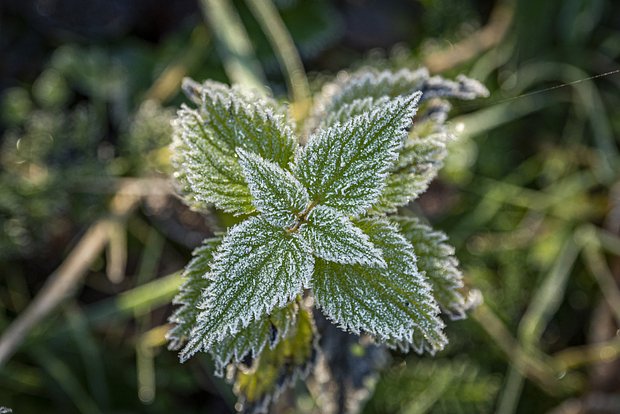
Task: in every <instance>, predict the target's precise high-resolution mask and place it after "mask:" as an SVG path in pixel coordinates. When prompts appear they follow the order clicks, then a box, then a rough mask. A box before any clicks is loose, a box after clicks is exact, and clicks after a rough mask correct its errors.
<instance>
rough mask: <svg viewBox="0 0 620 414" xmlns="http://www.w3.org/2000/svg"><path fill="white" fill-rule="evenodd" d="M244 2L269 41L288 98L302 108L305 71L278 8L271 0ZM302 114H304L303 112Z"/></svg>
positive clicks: (306, 96) (307, 92) (305, 94)
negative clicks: (284, 83) (286, 87)
mask: <svg viewBox="0 0 620 414" xmlns="http://www.w3.org/2000/svg"><path fill="white" fill-rule="evenodd" d="M246 3H247V5H248V7H249V8H250V10H252V13H253V14H254V17H256V20H257V21H258V23H259V24H260V25H261V27H262V29H263V31H264V32H265V34H266V35H267V38H268V39H269V42H270V43H271V47H272V48H273V51H274V52H275V54H276V57H277V59H278V62H279V63H280V66H281V68H282V71H283V73H284V76H285V77H286V83H287V86H288V89H289V94H290V99H291V100H292V101H293V102H295V103H296V104H298V105H301V106H302V107H304V108H305V107H307V106H308V105H307V103H308V100H309V98H310V87H309V86H308V78H307V77H306V71H305V70H304V66H303V63H302V61H301V57H300V56H299V53H298V51H297V48H296V47H295V43H294V42H293V38H292V37H291V34H290V33H289V31H288V30H287V28H286V26H285V25H284V22H283V21H282V18H281V17H280V15H279V14H278V10H277V9H276V7H275V6H274V4H273V2H272V1H271V0H246ZM306 109H307V108H306ZM300 115H301V114H300ZM303 115H304V116H305V113H304V114H303ZM302 117H303V116H302Z"/></svg>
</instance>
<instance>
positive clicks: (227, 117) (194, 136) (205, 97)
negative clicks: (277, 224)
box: [171, 80, 297, 214]
mask: <svg viewBox="0 0 620 414" xmlns="http://www.w3.org/2000/svg"><path fill="white" fill-rule="evenodd" d="M184 89H186V90H187V91H189V92H190V96H191V97H192V98H193V100H194V101H196V102H200V108H199V109H198V110H194V109H190V108H188V107H187V106H183V107H182V108H181V110H179V112H178V114H177V118H176V119H175V120H174V122H173V127H174V135H173V142H172V147H171V149H172V164H173V167H174V169H175V178H176V179H177V180H178V181H179V183H180V184H181V187H182V190H183V192H184V193H185V194H186V198H187V200H188V202H189V203H190V205H192V206H193V207H195V208H198V209H205V208H207V206H208V205H210V204H214V205H215V206H216V207H218V208H221V209H223V210H224V211H226V212H230V213H233V214H247V213H250V212H252V211H253V210H254V206H253V205H252V197H251V195H250V190H249V189H248V187H247V184H246V182H245V178H244V176H243V173H242V170H241V166H240V165H239V163H238V158H237V155H236V152H235V151H236V149H237V148H243V149H246V150H248V151H251V152H254V153H256V154H258V155H260V156H261V157H263V158H265V159H267V160H270V161H273V162H275V163H276V164H278V165H279V166H281V167H283V168H286V167H287V166H288V164H289V162H290V161H292V159H293V155H294V153H295V149H296V146H297V144H296V139H295V137H294V133H293V128H292V125H291V124H290V122H289V121H288V120H287V119H286V116H285V115H284V112H283V111H281V110H279V109H278V108H277V105H276V104H275V102H274V101H273V100H270V99H268V98H264V97H259V96H257V95H253V94H251V93H246V92H243V91H241V90H240V89H239V88H234V87H233V88H230V87H228V86H226V85H223V84H221V83H217V82H212V81H206V82H205V83H204V84H203V85H198V84H196V83H195V82H192V81H189V80H187V81H186V82H185V84H184ZM198 94H200V100H198V99H197V95H198Z"/></svg>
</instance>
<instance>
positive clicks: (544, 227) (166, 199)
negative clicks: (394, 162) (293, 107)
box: [0, 0, 620, 413]
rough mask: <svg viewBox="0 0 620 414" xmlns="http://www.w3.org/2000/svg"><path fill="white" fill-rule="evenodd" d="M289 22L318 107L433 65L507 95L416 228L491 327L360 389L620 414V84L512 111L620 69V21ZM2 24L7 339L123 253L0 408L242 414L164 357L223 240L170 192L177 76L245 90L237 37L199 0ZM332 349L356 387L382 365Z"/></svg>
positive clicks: (295, 16) (479, 113) (600, 1)
mask: <svg viewBox="0 0 620 414" xmlns="http://www.w3.org/2000/svg"><path fill="white" fill-rule="evenodd" d="M233 3H234V7H235V8H234V10H237V11H238V14H239V16H240V20H241V21H242V23H243V25H244V27H245V28H246V29H247V31H248V33H249V36H248V37H249V39H251V40H252V45H253V46H254V49H255V51H256V56H257V59H258V62H259V67H261V68H262V69H263V71H264V73H265V79H266V80H267V81H268V82H269V85H270V87H271V89H272V90H273V91H274V93H275V94H276V95H278V96H284V95H286V91H287V88H286V81H285V78H284V77H283V76H282V74H281V72H280V69H279V64H278V59H277V57H276V56H275V55H274V54H273V51H272V49H271V47H270V44H269V41H268V36H266V35H264V34H263V32H262V30H261V26H260V24H259V23H258V22H257V21H256V19H255V18H254V17H253V16H254V15H253V13H252V11H251V10H250V9H249V8H248V6H247V4H249V3H246V2H242V1H235V2H233ZM274 3H275V4H276V6H277V7H278V9H279V11H280V14H281V16H282V18H283V20H284V23H285V24H286V26H287V28H288V29H289V31H290V33H291V36H292V37H293V39H294V41H295V43H296V45H297V46H298V48H299V51H300V54H301V56H302V58H303V60H304V65H305V67H306V69H307V70H308V71H309V73H310V80H311V82H310V88H311V89H312V90H315V91H316V90H318V89H319V88H320V85H322V84H323V83H324V82H325V80H326V79H327V78H328V77H329V76H331V75H332V74H334V73H336V72H337V71H339V70H342V69H346V68H348V67H358V66H362V65H372V66H376V67H392V68H396V67H402V66H407V67H411V68H415V67H417V66H420V65H422V64H424V65H427V66H428V67H429V68H430V69H431V71H433V72H436V71H441V72H442V73H444V74H445V75H447V76H449V77H453V75H456V74H458V73H465V74H467V75H468V76H471V77H473V78H475V79H478V80H480V81H481V82H483V83H484V84H485V85H486V86H487V87H488V88H489V89H490V91H491V97H490V98H489V99H487V100H484V101H476V102H473V103H472V102H464V103H459V104H456V106H455V109H454V111H453V112H452V114H453V119H452V120H451V125H452V127H453V128H456V129H459V130H462V134H464V135H465V137H464V138H462V139H461V140H460V141H459V142H457V143H455V144H453V145H452V146H451V148H449V152H450V155H449V157H448V160H447V162H446V168H445V169H444V170H443V172H442V174H441V176H440V179H439V180H438V181H436V182H434V183H433V184H432V185H431V187H430V188H429V190H428V191H427V192H426V193H425V194H424V195H423V196H422V197H421V199H420V202H419V203H417V204H415V205H412V206H410V207H408V208H409V209H412V210H414V211H416V212H420V211H421V212H423V213H425V214H426V215H427V216H428V217H429V219H430V221H431V222H432V223H433V226H434V227H435V228H437V229H441V230H442V231H444V232H445V233H447V234H448V236H449V238H450V243H451V244H453V245H455V246H456V254H457V257H458V258H459V260H460V262H461V266H462V268H463V270H464V272H465V275H466V283H467V284H468V285H469V286H474V287H477V288H479V289H480V290H481V292H482V294H483V296H484V305H483V306H481V307H480V308H479V309H478V310H477V311H476V312H474V313H473V314H472V315H471V316H470V317H469V318H468V319H467V320H465V321H459V322H458V323H451V322H448V327H447V332H448V334H449V338H450V341H451V343H450V345H449V347H448V349H447V350H446V351H444V352H442V353H440V354H439V355H437V356H436V357H435V358H429V357H425V358H418V357H416V356H414V355H402V354H398V353H393V354H392V356H391V361H390V362H388V364H389V365H388V367H389V368H387V369H386V370H385V371H384V373H383V374H382V376H381V377H380V378H378V379H377V378H372V377H369V376H368V375H366V374H367V373H364V372H360V373H358V376H357V377H356V378H358V379H359V380H360V381H361V380H362V379H363V381H371V382H373V381H377V387H376V392H375V393H374V394H373V395H372V396H371V397H370V399H369V401H368V403H367V404H366V407H365V409H364V410H365V412H367V413H385V412H389V413H400V412H403V413H405V412H406V413H421V412H446V413H454V412H465V413H470V412H471V413H473V412H494V411H498V412H502V413H512V412H523V413H531V412H556V413H559V412H571V413H573V412H584V413H586V412H609V413H613V412H618V411H620V404H619V403H618V392H619V390H620V377H619V375H618V372H620V369H618V368H619V364H618V355H619V354H620V342H619V341H618V339H617V331H618V328H619V327H620V294H619V293H620V292H618V288H617V283H618V282H619V281H620V262H619V261H618V257H617V255H618V254H619V253H620V239H619V238H618V236H619V232H620V213H619V212H620V207H619V206H618V203H619V197H620V196H619V195H618V194H620V193H619V191H620V187H619V186H618V178H619V177H618V171H619V169H618V164H619V162H620V157H619V156H618V136H620V113H619V110H618V108H619V107H620V102H619V101H620V94H619V93H618V92H619V89H620V75H619V74H618V73H616V74H611V75H609V76H605V77H600V78H597V79H593V80H586V81H582V82H579V83H574V84H571V85H568V86H565V87H562V88H557V89H551V90H547V91H545V92H541V93H537V94H531V95H525V96H521V97H519V98H516V99H511V98H513V97H516V96H520V95H523V94H527V93H528V92H531V91H536V90H541V89H545V88H550V87H553V86H555V85H558V84H563V83H570V82H572V81H575V80H578V79H584V78H587V77H589V76H593V75H597V74H603V73H607V72H611V71H615V70H617V69H618V61H619V56H620V5H618V4H617V2H613V1H611V0H608V1H604V0H590V1H587V0H564V1H560V0H550V1H545V2H540V1H534V0H523V1H518V2H514V3H511V2H500V1H491V0H486V1H484V0H479V1H475V0H468V1H458V2H457V1H453V0H421V1H418V2H415V1H406V0H390V1H378V0H377V1H365V2H357V1H347V0H338V1H310V0H278V1H275V2H274ZM78 10H79V14H78ZM0 11H1V13H2V14H1V16H0V19H1V21H0V95H1V110H0V120H1V124H0V133H1V136H2V138H1V142H0V145H1V146H2V152H1V154H0V183H1V185H0V228H1V229H2V230H1V231H0V270H1V271H2V278H1V279H0V303H1V304H2V308H3V312H2V313H0V327H1V329H2V332H3V333H6V332H7V328H8V327H9V325H10V324H11V322H12V321H14V320H15V318H16V317H17V315H20V314H23V313H24V311H25V309H27V307H28V305H29V303H31V301H32V299H33V297H34V296H35V295H36V293H37V292H38V291H39V290H40V289H41V288H42V286H43V284H44V282H45V281H46V280H47V279H48V276H49V275H50V274H52V273H53V272H54V270H55V269H56V268H57V267H58V266H59V265H61V263H63V260H64V259H65V258H66V257H68V256H70V255H71V254H72V252H75V251H76V248H75V247H76V246H79V245H80V244H79V240H81V239H82V238H83V237H87V236H89V235H90V234H92V233H91V230H92V229H95V230H97V229H103V230H102V232H101V233H96V231H93V233H96V234H104V236H102V237H103V239H104V241H105V243H102V246H104V247H105V248H104V249H103V253H102V254H98V253H97V254H94V255H93V258H94V260H92V262H89V263H88V264H87V266H86V269H87V270H88V271H87V272H86V274H85V277H84V279H83V280H82V279H77V280H76V281H75V282H74V284H73V285H72V288H73V290H74V292H73V294H72V295H70V296H69V298H68V299H66V300H64V301H63V302H62V305H61V306H60V307H59V308H57V309H56V310H55V311H53V312H50V313H49V314H48V315H46V317H45V318H43V319H42V321H41V322H40V323H37V324H36V325H35V326H34V327H33V329H32V332H30V334H29V335H28V336H27V337H26V339H25V341H24V343H23V344H22V345H21V346H20V347H19V348H18V349H17V353H16V354H15V355H14V356H13V357H12V358H11V359H9V360H8V361H3V362H2V365H0V406H6V407H11V408H13V410H14V411H15V412H23V413H29V412H42V411H43V410H47V411H52V412H66V413H71V412H85V413H97V412H118V413H120V412H152V413H160V412H161V413H163V412H169V411H170V410H173V409H174V410H183V411H184V412H232V411H234V406H233V405H234V400H235V399H234V396H233V395H232V394H231V391H230V390H229V387H228V385H227V384H225V383H224V382H223V381H222V380H220V379H218V378H215V377H213V376H212V375H210V373H211V372H213V368H214V367H213V361H212V360H210V359H209V358H208V357H204V358H195V359H194V360H192V361H189V362H187V363H186V364H185V365H179V364H178V360H177V356H176V354H175V353H174V352H169V351H167V350H166V349H165V346H164V345H165V342H164V339H163V335H164V333H165V331H166V329H167V327H166V326H165V324H166V319H167V317H168V315H169V314H170V313H171V308H170V307H169V306H168V305H167V304H168V303H169V301H170V298H171V297H172V296H173V295H174V292H175V289H176V287H177V280H178V278H176V276H168V275H170V274H171V273H173V272H175V271H177V270H178V269H180V268H181V267H182V266H183V265H184V264H185V263H187V261H188V260H189V257H190V252H191V249H192V248H193V247H195V246H197V245H198V243H199V242H200V240H202V239H203V238H205V237H208V236H212V235H213V233H214V232H216V231H218V230H221V228H218V227H217V226H216V225H215V220H213V219H212V218H210V217H209V216H207V217H203V216H199V215H197V214H195V213H192V212H190V211H189V210H187V209H186V208H185V207H184V206H183V205H182V204H181V203H180V202H179V201H178V200H177V199H176V198H175V197H173V196H170V195H168V194H169V193H170V191H169V189H168V187H167V186H166V184H165V181H164V182H163V183H162V181H159V180H157V179H156V177H165V176H166V174H167V173H168V172H169V171H168V168H169V167H168V154H167V151H166V149H165V146H166V145H167V144H168V142H169V140H170V127H169V119H170V118H171V116H172V110H171V109H169V108H173V107H176V106H178V104H179V103H180V102H182V101H183V98H182V97H181V95H180V94H179V93H178V92H179V85H180V81H181V78H182V77H183V76H184V75H188V76H191V77H193V78H194V79H206V78H212V79H216V80H220V81H224V82H228V81H229V79H227V70H228V69H227V67H228V66H227V60H226V59H227V58H226V56H227V55H226V54H225V53H222V48H223V47H224V48H225V47H226V45H225V44H224V45H222V43H221V42H220V41H218V39H220V38H221V36H222V33H220V32H218V30H219V31H221V28H219V27H218V26H217V24H214V22H213V21H210V20H209V19H206V22H205V19H203V15H202V12H201V8H200V5H199V4H198V3H196V2H194V1H190V0H183V1H175V2H165V1H150V2H142V1H139V0H134V1H104V0H93V1H89V2H86V3H84V2H78V1H75V0H63V1H57V2H43V1H33V2H23V1H21V2H20V1H15V0H8V1H4V2H3V3H2V5H1V6H0ZM308 16H312V19H310V18H309V17H308ZM504 32H505V33H504ZM136 179H138V180H140V181H136ZM132 185H134V186H133V187H131V186H132ZM128 186H129V187H128ZM127 188H129V190H127ZM135 197H139V198H140V199H139V201H138V200H134V198H135ZM132 202H133V204H132ZM404 212H405V213H406V210H405V211H404ZM218 218H219V219H221V220H222V221H223V223H227V222H229V221H227V220H229V217H228V216H226V215H219V216H218ZM102 220H103V221H102ZM93 223H94V224H93ZM99 223H103V224H102V226H100V227H97V225H98V224H99ZM89 229H91V230H89ZM3 340H4V337H3ZM342 342H346V337H345V338H343V339H342V340H341V342H340V343H342ZM323 346H324V347H328V346H332V347H333V352H332V353H331V354H329V355H328V356H327V357H328V358H334V359H338V360H339V361H343V362H342V365H343V367H346V366H349V367H355V366H356V363H355V361H356V359H355V358H370V359H373V358H374V359H373V360H377V359H380V358H381V356H378V355H376V354H374V353H373V350H372V348H368V349H366V350H360V349H357V348H354V347H352V348H351V350H350V352H344V353H343V351H342V349H341V347H338V346H336V345H334V344H331V345H330V344H324V345H323ZM364 353H366V354H364ZM383 362H386V361H383ZM317 363H319V364H320V361H318V362H317ZM377 365H382V363H380V361H378V362H377ZM308 388H309V390H305V389H304V388H303V387H300V388H299V389H298V390H297V391H298V392H297V393H296V394H295V396H294V395H293V394H291V395H286V396H285V398H284V399H283V401H282V403H280V404H279V405H278V406H277V407H276V410H277V411H278V412H313V410H314V407H315V400H314V399H313V398H316V395H317V393H316V392H314V391H315V390H317V389H320V384H315V386H309V387H308ZM342 389H348V390H350V391H351V390H353V391H355V392H359V393H360V398H361V397H364V396H363V395H361V394H363V387H361V384H360V382H359V381H358V382H356V381H352V382H347V381H346V378H343V381H342V384H341V387H340V388H339V389H336V390H324V391H325V392H323V393H321V394H320V395H323V396H328V397H329V396H332V394H333V396H337V395H338V392H340V391H341V390H342ZM327 391H330V392H331V394H330V392H327ZM349 395H351V393H350V394H349ZM356 395H357V394H356ZM326 398H327V397H326ZM334 398H336V397H334ZM293 407H295V408H293Z"/></svg>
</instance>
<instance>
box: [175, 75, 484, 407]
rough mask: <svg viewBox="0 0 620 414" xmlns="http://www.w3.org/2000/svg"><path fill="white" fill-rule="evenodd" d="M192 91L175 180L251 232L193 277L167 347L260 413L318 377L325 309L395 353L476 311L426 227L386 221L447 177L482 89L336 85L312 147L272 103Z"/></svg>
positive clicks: (436, 344)
mask: <svg viewBox="0 0 620 414" xmlns="http://www.w3.org/2000/svg"><path fill="white" fill-rule="evenodd" d="M183 88H184V90H185V92H186V93H187V95H188V97H189V98H190V99H191V101H192V102H193V103H194V104H195V107H190V106H183V107H182V108H181V109H180V110H179V111H178V113H177V117H176V119H175V120H174V121H173V128H174V136H173V143H172V146H171V153H172V164H173V167H174V170H175V173H174V175H175V178H176V180H177V182H178V183H179V185H180V189H181V191H182V193H183V194H184V196H185V199H186V200H187V202H188V204H189V205H190V206H191V207H193V208H195V209H198V210H205V209H207V208H209V207H210V206H212V205H213V206H215V207H216V208H219V209H221V210H223V211H225V212H227V213H231V214H233V215H236V216H238V217H239V219H240V222H239V223H238V224H237V225H235V226H233V227H232V228H230V229H229V230H228V231H227V233H226V234H225V235H223V236H222V237H219V238H214V239H209V240H206V241H205V243H204V244H203V245H202V246H201V247H199V248H198V249H196V250H195V251H194V254H193V259H192V261H191V262H190V263H189V264H188V266H187V267H186V269H185V283H184V284H183V286H182V287H181V290H180V293H179V295H178V296H177V297H176V299H175V303H176V304H178V305H180V306H179V307H178V308H177V310H176V312H175V313H174V314H173V315H172V317H171V322H172V323H173V324H174V327H173V328H172V329H171V331H170V332H169V333H168V339H169V341H170V347H171V348H172V349H180V350H181V352H180V358H181V360H182V361H185V360H187V359H188V358H190V357H191V356H192V355H194V354H196V353H197V352H200V351H203V352H208V353H210V354H211V355H212V356H213V358H214V359H215V363H216V374H218V375H223V374H224V370H225V368H227V369H228V370H229V374H230V378H232V379H234V381H235V390H236V391H237V393H238V394H239V396H240V400H241V402H242V403H243V405H244V407H245V408H246V409H247V410H248V411H255V412H260V411H265V410H266V408H267V406H268V404H269V402H270V401H272V400H273V397H274V396H277V394H279V393H280V392H281V391H282V388H283V386H284V385H286V384H289V383H290V382H291V381H292V380H293V379H294V378H296V377H298V376H303V375H304V374H305V373H307V372H308V369H309V366H310V365H311V362H312V359H313V357H314V356H315V355H316V352H317V346H318V345H317V344H318V343H319V342H318V340H317V332H316V327H315V323H314V322H313V317H312V315H313V313H312V309H310V308H311V307H313V306H314V307H316V308H317V309H318V310H319V311H320V312H322V313H323V314H324V315H325V317H326V318H327V319H328V320H329V321H331V322H332V323H333V324H335V325H337V326H338V327H339V328H341V329H342V330H345V331H347V332H350V333H353V334H357V335H364V336H366V337H370V338H372V339H374V341H375V342H376V343H379V344H385V345H386V346H388V347H391V348H400V349H402V350H409V349H414V350H416V351H417V352H420V353H421V352H423V351H428V352H430V353H435V352H437V351H439V350H441V349H443V348H444V346H445V345H446V343H447V338H446V336H445V334H444V332H443V330H444V323H443V321H442V319H441V318H440V313H441V310H443V311H444V312H445V313H446V314H447V315H449V316H452V317H463V316H464V313H465V310H466V307H467V301H466V299H465V298H464V295H463V292H462V291H461V288H462V286H463V283H462V275H461V273H460V272H459V271H458V268H457V261H456V259H455V258H454V255H453V254H454V252H453V249H452V248H451V247H450V246H449V245H447V244H446V237H445V235H443V234H442V233H440V232H437V231H434V230H432V229H431V228H430V227H428V226H427V225H425V224H423V223H422V222H421V220H419V219H417V218H405V217H399V216H396V215H388V213H393V212H395V211H396V209H397V207H399V206H403V205H405V204H407V203H408V202H410V201H411V200H413V199H414V198H416V197H417V196H418V195H419V194H420V193H421V192H422V191H423V190H424V189H425V188H426V186H427V185H428V182H429V181H430V180H431V179H432V178H433V177H434V175H435V174H436V172H437V170H438V169H439V167H440V166H441V160H442V158H443V156H444V155H445V143H446V141H447V140H448V136H447V133H446V130H445V127H444V126H443V123H444V122H445V113H446V112H447V110H448V106H447V103H446V102H445V101H444V100H443V99H444V98H445V97H459V98H474V97H476V96H478V95H480V94H483V93H484V92H485V89H484V88H483V87H482V86H481V85H480V84H478V83H477V82H475V81H472V80H469V79H466V78H459V79H457V81H456V82H454V81H447V80H443V79H441V78H438V77H429V76H428V73H427V72H426V71H423V70H421V71H408V70H403V71H399V72H396V73H392V72H372V71H367V72H361V73H358V74H356V75H353V76H350V77H347V79H345V80H339V81H338V82H336V83H334V84H332V85H328V86H326V91H329V93H324V94H323V95H322V96H321V97H320V98H319V99H317V106H316V108H315V110H314V112H313V114H314V117H313V119H312V120H310V121H309V125H311V126H309V127H308V128H307V130H311V131H312V132H311V133H310V135H309V137H308V138H307V139H305V140H304V141H306V142H307V144H306V145H303V146H302V145H300V144H299V142H300V139H299V137H298V136H297V135H296V133H295V131H296V127H295V125H294V124H293V123H292V122H291V120H290V119H289V118H288V116H287V111H286V108H285V107H283V106H282V105H280V104H279V103H278V102H277V101H275V100H274V99H271V98H269V97H266V96H261V95H259V94H256V93H253V92H249V91H246V90H244V89H242V88H240V87H237V86H233V87H228V86H226V85H223V84H220V83H216V82H212V81H206V82H204V83H203V84H198V83H196V82H194V81H191V80H186V81H185V83H184V85H183ZM468 93H469V95H468ZM437 99H439V101H438V100H437ZM419 108H421V112H420V113H418V115H416V112H417V111H418V110H419ZM318 351H319V352H320V350H318Z"/></svg>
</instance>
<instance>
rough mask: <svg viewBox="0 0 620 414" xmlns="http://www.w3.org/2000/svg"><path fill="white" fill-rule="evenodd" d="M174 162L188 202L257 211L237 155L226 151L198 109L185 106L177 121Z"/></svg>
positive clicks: (233, 210)
mask: <svg viewBox="0 0 620 414" xmlns="http://www.w3.org/2000/svg"><path fill="white" fill-rule="evenodd" d="M173 128H174V135H173V138H172V144H171V148H170V150H171V162H172V166H173V168H174V178H175V179H176V180H177V182H178V183H179V184H180V185H181V191H182V193H183V195H184V196H185V199H186V201H187V202H188V204H189V205H190V206H191V207H193V208H195V209H197V210H206V209H207V208H208V207H209V205H211V204H215V206H217V207H218V208H221V209H222V210H224V211H227V212H229V213H234V214H248V213H251V212H252V211H254V206H253V205H252V196H251V194H250V190H249V189H248V186H247V184H246V182H245V178H244V177H243V172H242V171H241V167H240V166H239V164H238V162H237V159H236V158H234V157H232V156H230V155H228V154H226V153H224V152H223V151H222V149H221V147H220V146H218V143H217V142H216V140H215V137H214V134H213V132H212V131H211V130H209V129H207V128H206V127H205V121H204V119H203V118H202V116H201V115H200V113H199V112H198V111H195V110H193V109H190V108H187V107H183V108H182V109H180V110H179V111H178V112H177V117H176V119H175V120H174V121H173Z"/></svg>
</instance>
